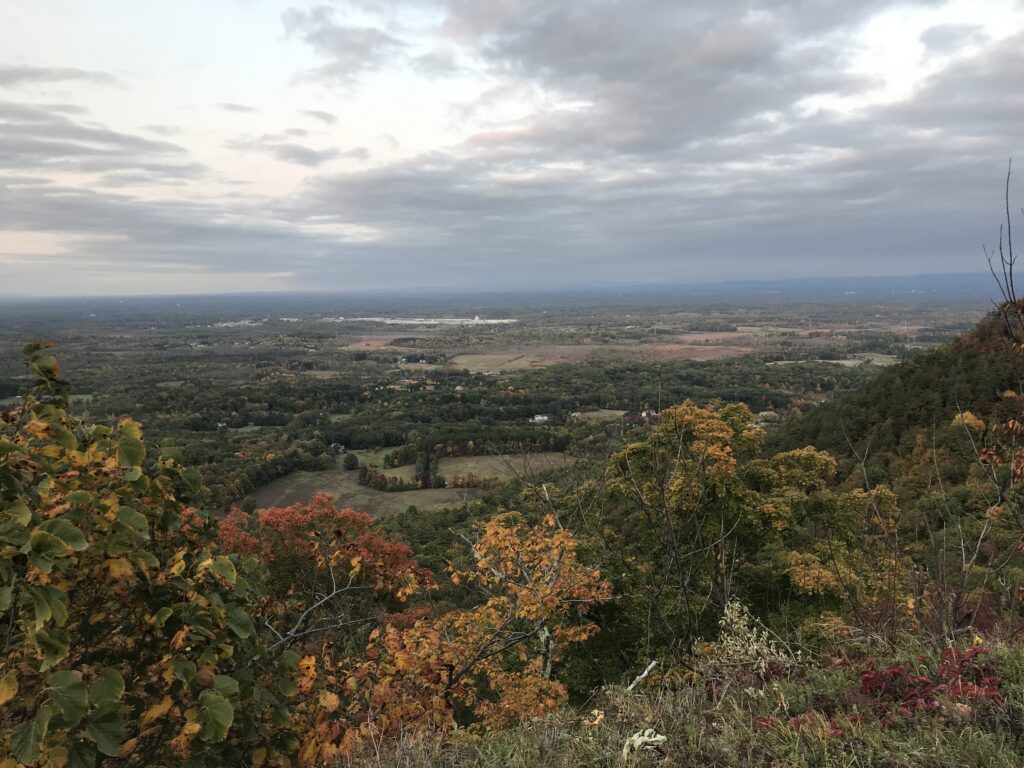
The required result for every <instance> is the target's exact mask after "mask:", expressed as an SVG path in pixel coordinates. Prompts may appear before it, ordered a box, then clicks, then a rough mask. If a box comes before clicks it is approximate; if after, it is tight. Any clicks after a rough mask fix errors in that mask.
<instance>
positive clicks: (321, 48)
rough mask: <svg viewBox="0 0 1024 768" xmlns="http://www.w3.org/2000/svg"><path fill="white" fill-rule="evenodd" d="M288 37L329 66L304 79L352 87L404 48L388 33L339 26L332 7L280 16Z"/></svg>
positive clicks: (292, 9)
mask: <svg viewBox="0 0 1024 768" xmlns="http://www.w3.org/2000/svg"><path fill="white" fill-rule="evenodd" d="M281 20H282V23H283V24H284V28H285V33H286V34H287V35H288V36H289V37H298V38H300V39H301V40H302V41H303V42H305V43H306V44H308V45H309V46H311V47H312V48H313V50H314V51H315V52H316V53H317V54H318V55H319V56H321V57H323V58H325V59H327V63H325V64H322V65H321V66H319V67H315V68H313V69H311V70H308V71H306V72H304V73H303V77H305V78H309V79H314V80H321V81H325V82H329V83H341V84H351V83H352V82H354V81H355V80H356V79H357V77H358V76H359V75H361V74H363V73H365V72H369V71H372V70H374V69H377V68H378V67H380V66H382V65H383V64H384V63H386V62H387V61H389V60H390V59H391V58H392V57H393V56H395V55H396V54H398V53H399V52H401V51H402V49H403V48H404V47H405V46H404V44H403V43H402V42H401V41H400V40H398V39H397V38H395V37H393V36H391V35H389V34H388V33H386V32H384V31H382V30H380V29H377V28H376V27H369V26H354V25H345V24H338V23H336V22H335V21H334V12H333V9H332V8H331V7H330V6H326V5H318V6H314V7H313V8H311V9H309V10H303V9H300V8H289V9H288V10H286V11H285V12H284V13H283V14H282V16H281Z"/></svg>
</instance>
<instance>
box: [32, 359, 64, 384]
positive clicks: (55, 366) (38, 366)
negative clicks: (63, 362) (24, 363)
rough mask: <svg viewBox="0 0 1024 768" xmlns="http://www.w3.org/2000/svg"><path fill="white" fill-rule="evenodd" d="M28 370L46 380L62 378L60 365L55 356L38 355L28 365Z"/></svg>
mask: <svg viewBox="0 0 1024 768" xmlns="http://www.w3.org/2000/svg"><path fill="white" fill-rule="evenodd" d="M28 368H29V370H30V371H32V372H33V373H37V374H39V375H40V376H41V377H43V378H44V379H56V378H57V377H58V376H60V364H59V363H58V362H57V358H55V357H54V356H53V355H37V356H35V357H33V358H32V359H31V360H30V361H29V363H28Z"/></svg>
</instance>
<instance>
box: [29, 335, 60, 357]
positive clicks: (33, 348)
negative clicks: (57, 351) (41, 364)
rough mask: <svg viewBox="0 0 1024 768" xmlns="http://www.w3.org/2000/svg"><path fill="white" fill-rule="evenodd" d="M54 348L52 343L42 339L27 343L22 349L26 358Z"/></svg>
mask: <svg viewBox="0 0 1024 768" xmlns="http://www.w3.org/2000/svg"><path fill="white" fill-rule="evenodd" d="M52 346H53V342H52V341H43V340H42V339H33V340H32V341H26V342H25V343H24V344H23V345H22V347H21V354H23V355H24V356H25V357H28V356H30V355H34V354H35V353H36V352H39V351H41V350H44V349H49V348H50V347H52Z"/></svg>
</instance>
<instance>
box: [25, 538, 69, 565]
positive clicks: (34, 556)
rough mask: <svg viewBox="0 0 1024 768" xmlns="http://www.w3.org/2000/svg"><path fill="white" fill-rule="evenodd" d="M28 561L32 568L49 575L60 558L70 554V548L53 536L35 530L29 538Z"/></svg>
mask: <svg viewBox="0 0 1024 768" xmlns="http://www.w3.org/2000/svg"><path fill="white" fill-rule="evenodd" d="M24 548H25V549H27V550H28V560H29V563H30V564H31V565H32V567H33V568H36V569H38V570H40V571H42V572H43V573H49V572H50V571H52V570H53V566H55V565H56V564H57V561H58V560H60V559H61V558H64V557H67V556H68V555H70V554H71V548H70V547H68V546H67V545H66V544H65V543H64V542H63V541H61V540H60V539H58V538H57V537H56V536H54V535H53V534H50V533H47V532H46V531H40V530H39V529H36V530H34V531H32V535H31V536H29V539H28V544H26V545H25V547H24Z"/></svg>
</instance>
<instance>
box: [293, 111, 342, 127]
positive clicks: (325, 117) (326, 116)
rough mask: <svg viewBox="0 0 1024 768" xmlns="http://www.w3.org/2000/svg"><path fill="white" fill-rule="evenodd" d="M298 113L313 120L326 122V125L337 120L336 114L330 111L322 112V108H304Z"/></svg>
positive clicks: (332, 123)
mask: <svg viewBox="0 0 1024 768" xmlns="http://www.w3.org/2000/svg"><path fill="white" fill-rule="evenodd" d="M299 114H301V115H305V116H306V117H311V118H313V119H314V120H319V121H320V122H321V123H327V125H334V124H335V123H336V122H338V118H337V116H336V115H333V114H331V113H330V112H324V111H323V110H322V109H304V110H302V111H301V112H300V113H299Z"/></svg>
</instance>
